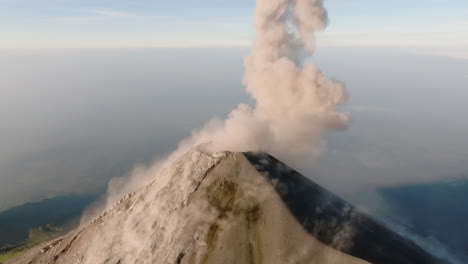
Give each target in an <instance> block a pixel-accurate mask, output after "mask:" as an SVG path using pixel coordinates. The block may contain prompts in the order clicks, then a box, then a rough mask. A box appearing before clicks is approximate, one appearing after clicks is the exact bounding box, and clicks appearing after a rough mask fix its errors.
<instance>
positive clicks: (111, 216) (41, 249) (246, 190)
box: [7, 150, 443, 264]
mask: <svg viewBox="0 0 468 264" xmlns="http://www.w3.org/2000/svg"><path fill="white" fill-rule="evenodd" d="M7 263H15V264H35V263H63V264H65V263H66V264H74V263H89V264H99V263H110V264H126V263H142V264H143V263H170V264H189V263H194V264H195V263H196V264H198V263H199V264H202V263H210V264H215V263H216V264H219V263H239V264H257V263H258V264H259V263H265V264H279V263H310V264H332V263H333V264H335V263H336V264H338V263H346V264H363V263H382V264H387V263H388V264H390V263H391V264H396V263H400V264H401V263H415V264H422V263H424V264H431V263H443V262H442V261H440V260H438V259H436V258H434V257H433V256H431V255H430V254H428V253H426V252H425V251H423V250H422V249H421V248H419V247H417V246H416V245H415V244H413V243H411V242H409V241H407V240H405V239H403V238H402V237H400V236H398V235H396V234H395V233H392V232H391V231H390V230H388V229H386V228H385V227H383V226H382V225H380V224H378V223H377V222H375V221H374V220H372V219H371V218H369V217H367V216H365V215H364V214H362V213H360V212H358V211H357V210H355V209H354V208H353V207H352V206H351V205H350V204H348V203H347V202H345V201H343V200H342V199H340V198H338V197H336V196H335V195H333V194H332V193H330V192H328V191H327V190H325V189H323V188H322V187H320V186H319V185H317V184H315V183H313V182H312V181H310V180H309V179H307V178H305V177H304V176H302V175H300V174H299V173H298V172H296V171H294V170H292V169H290V168H288V167H287V166H286V165H284V164H283V163H281V162H279V161H278V160H276V159H275V158H273V157H271V156H269V155H267V154H258V153H231V152H222V153H214V154H206V153H203V152H201V151H198V150H192V151H190V152H188V153H187V154H185V155H184V156H183V157H181V158H180V159H179V160H178V161H176V162H175V163H174V164H173V165H171V166H169V167H167V168H166V169H164V170H162V171H161V172H160V173H159V174H158V175H156V176H155V177H154V179H152V181H151V182H149V183H147V184H146V185H145V186H144V187H143V188H141V189H140V190H138V191H136V192H134V193H130V194H128V195H126V196H125V197H124V198H122V199H121V200H120V201H119V202H118V203H116V204H115V205H114V206H113V208H111V209H109V210H107V211H105V212H103V213H102V214H101V215H100V216H98V217H96V218H95V219H94V220H92V221H91V222H90V223H89V224H87V225H85V226H83V227H81V228H80V229H78V230H76V231H74V232H71V233H69V234H68V235H66V236H64V237H61V238H59V239H57V240H54V241H51V242H49V243H46V244H43V245H40V246H38V247H36V248H34V249H32V250H30V251H29V252H27V253H26V254H24V255H22V256H20V257H18V258H16V259H13V260H11V261H9V262H7Z"/></svg>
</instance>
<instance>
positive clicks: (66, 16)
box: [0, 0, 468, 57]
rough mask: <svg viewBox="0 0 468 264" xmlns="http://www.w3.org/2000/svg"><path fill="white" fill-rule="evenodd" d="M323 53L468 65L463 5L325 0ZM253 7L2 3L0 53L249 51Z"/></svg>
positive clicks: (430, 0) (143, 0) (187, 1)
mask: <svg viewBox="0 0 468 264" xmlns="http://www.w3.org/2000/svg"><path fill="white" fill-rule="evenodd" d="M325 5H326V7H327V8H328V11H329V16H330V20H331V22H330V27H329V28H328V30H327V31H326V32H325V33H324V34H321V36H320V37H319V44H320V45H322V46H352V47H355V46H358V47H391V48H403V49H406V50H410V51H414V52H421V53H441V54H446V55H447V54H448V55H454V56H463V57H464V56H466V57H468V1H466V0H391V1H376V0H327V1H325ZM254 7H255V1H254V0H238V1H232V0H179V1H167V0H166V1H161V0H152V1H149V0H138V1H136V0H112V1H111V0H0V32H1V35H0V48H8V49H18V48H34V49H36V48H139V47H144V48H148V47H161V46H164V47H166V46H240V45H242V46H247V45H249V44H250V43H251V41H252V39H253V36H254V31H253V28H252V19H253V18H252V14H253V9H254Z"/></svg>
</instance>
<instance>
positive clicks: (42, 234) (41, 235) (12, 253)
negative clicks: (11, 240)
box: [0, 225, 64, 263]
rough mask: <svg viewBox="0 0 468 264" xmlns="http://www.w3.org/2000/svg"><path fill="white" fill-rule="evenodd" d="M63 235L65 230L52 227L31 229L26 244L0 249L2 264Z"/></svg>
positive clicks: (0, 261)
mask: <svg viewBox="0 0 468 264" xmlns="http://www.w3.org/2000/svg"><path fill="white" fill-rule="evenodd" d="M63 233H64V229H63V228H58V227H54V226H51V225H45V226H40V227H38V228H33V229H30V230H29V232H28V239H27V240H25V241H24V242H21V243H19V244H17V245H15V246H6V247H3V248H0V263H2V262H4V261H7V260H9V259H11V258H13V257H16V256H18V255H21V254H22V253H24V252H25V251H27V250H28V249H31V248H33V247H34V246H37V245H39V244H41V243H43V242H46V241H49V240H52V239H54V238H57V237H59V236H61V235H63Z"/></svg>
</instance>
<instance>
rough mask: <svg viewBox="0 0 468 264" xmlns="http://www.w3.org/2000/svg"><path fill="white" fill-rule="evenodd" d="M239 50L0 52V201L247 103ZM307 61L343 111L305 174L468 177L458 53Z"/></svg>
mask: <svg viewBox="0 0 468 264" xmlns="http://www.w3.org/2000/svg"><path fill="white" fill-rule="evenodd" d="M248 53H249V50H248V49H247V48H222V49H221V48H217V49H208V48H207V49H202V48H199V49H142V50H61V51H9V52H5V51H4V52H2V53H0V58H1V59H0V71H1V72H2V75H1V77H0V93H1V96H0V120H1V126H0V128H1V129H0V146H1V148H2V151H1V152H0V181H1V185H0V210H1V209H5V208H7V207H10V206H14V205H18V204H21V203H24V202H27V201H34V200H40V199H43V198H45V197H51V196H55V195H61V194H67V193H74V192H83V191H91V190H96V189H100V188H102V187H103V186H105V185H106V184H107V181H108V180H109V179H110V178H111V177H115V176H121V175H123V174H126V173H127V172H128V171H130V170H131V168H132V167H133V166H134V165H135V164H136V163H147V162H150V161H151V160H153V159H154V158H155V157H157V156H161V155H164V154H166V153H167V152H169V151H171V150H172V149H174V148H175V146H176V145H177V142H178V141H179V140H181V139H183V138H185V137H186V136H188V135H190V133H191V131H192V130H193V129H195V128H197V127H200V125H202V124H203V123H204V121H206V120H208V119H210V118H212V117H213V115H216V116H218V117H220V118H223V117H225V116H226V115H227V114H228V113H229V111H230V110H231V109H233V108H234V107H235V106H236V105H237V104H238V103H239V102H245V103H250V104H251V103H252V102H251V100H250V99H249V96H248V95H247V94H246V93H245V91H244V89H243V87H242V84H241V81H240V80H241V79H242V74H243V65H242V56H243V55H246V54H248ZM313 60H314V61H315V62H316V63H317V64H318V65H319V66H320V67H321V68H322V69H324V71H325V74H326V75H327V76H330V77H332V78H333V79H337V80H340V81H343V82H344V83H346V87H347V90H348V91H349V93H350V94H352V97H351V98H350V100H349V102H348V104H347V105H346V106H345V107H344V108H343V111H345V112H350V113H351V114H352V120H351V124H350V126H349V128H348V130H347V131H344V132H337V133H334V134H332V135H329V136H328V137H327V138H328V139H329V143H328V146H327V149H326V150H325V151H324V152H323V153H322V155H321V157H319V159H318V160H317V161H315V162H312V161H311V162H307V163H301V164H296V166H297V167H298V168H299V169H300V170H301V171H302V172H304V174H306V175H309V176H310V177H311V178H313V179H315V180H316V181H318V182H319V183H322V184H324V185H326V186H327V187H329V188H331V189H332V190H335V191H338V192H339V193H342V194H350V193H353V192H355V191H356V190H363V189H366V190H367V189H373V188H375V187H378V186H389V185H398V184H405V183H412V182H428V181H439V180H448V179H453V178H458V177H468V165H467V164H466V160H467V159H468V151H467V149H468V148H467V144H468V143H466V134H467V133H468V121H466V118H464V113H466V112H467V111H468V109H467V107H468V106H466V104H465V102H464V98H467V96H468V91H467V90H466V84H467V81H466V74H468V61H467V60H463V59H451V58H447V57H440V56H439V57H436V56H427V55H410V54H406V53H401V52H396V51H389V50H383V49H381V50H361V49H347V48H340V49H338V48H333V49H331V48H330V49H319V52H318V57H315V58H313ZM350 195H351V194H350Z"/></svg>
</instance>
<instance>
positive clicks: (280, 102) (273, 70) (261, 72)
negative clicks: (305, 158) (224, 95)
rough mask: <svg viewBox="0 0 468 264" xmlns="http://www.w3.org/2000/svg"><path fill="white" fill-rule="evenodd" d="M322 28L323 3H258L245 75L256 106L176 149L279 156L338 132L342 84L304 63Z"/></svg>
mask: <svg viewBox="0 0 468 264" xmlns="http://www.w3.org/2000/svg"><path fill="white" fill-rule="evenodd" d="M326 24H327V14H326V11H325V9H324V8H323V5H322V1H319V0H276V1H271V0H258V1H257V8H256V11H255V27H256V31H257V35H256V39H255V44H254V47H253V50H252V53H251V55H250V56H248V57H246V58H245V69H246V70H245V76H244V84H245V87H246V89H247V91H248V92H249V93H250V95H251V96H252V97H253V99H254V100H255V106H254V107H253V108H251V107H250V106H248V105H245V104H240V105H239V106H238V107H237V108H236V109H234V110H233V111H232V112H231V113H230V115H229V117H228V118H227V119H226V120H212V121H210V122H208V124H207V125H205V127H204V128H202V129H201V130H199V131H196V132H194V133H193V136H192V137H191V138H189V139H187V140H185V141H184V142H183V143H182V144H181V147H184V146H190V147H192V146H194V145H198V144H201V143H207V142H208V147H209V148H211V149H212V150H214V151H218V150H231V151H266V152H269V153H272V154H274V155H280V156H285V155H289V154H311V153H314V152H316V151H317V150H318V149H320V145H321V137H320V136H321V134H322V132H324V131H327V130H336V129H341V128H343V127H344V126H345V125H346V123H347V120H348V117H347V116H346V115H345V114H342V113H339V112H337V107H338V106H339V105H340V104H342V103H344V102H345V100H346V93H345V90H344V88H343V85H342V84H341V83H339V82H337V81H333V80H329V79H327V78H326V77H325V76H324V75H323V74H322V73H321V72H320V70H319V69H318V68H317V67H316V66H315V65H313V64H307V63H305V62H304V61H305V59H306V58H307V57H308V56H309V55H311V54H312V53H313V51H314V33H315V32H317V31H319V30H323V29H324V28H325V26H326Z"/></svg>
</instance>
